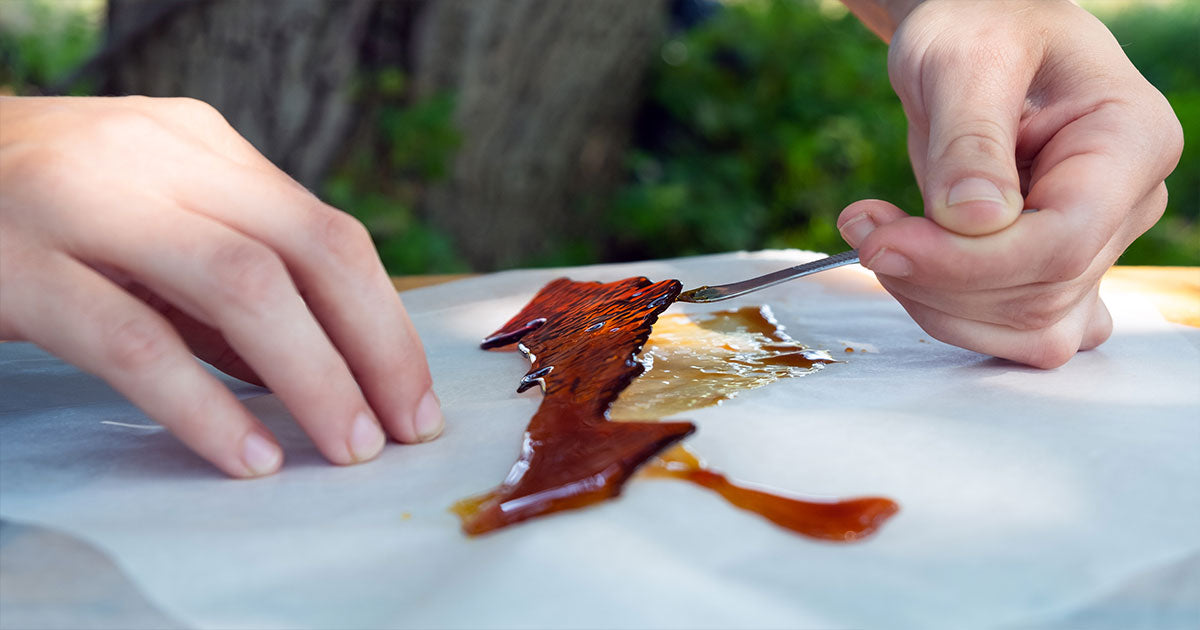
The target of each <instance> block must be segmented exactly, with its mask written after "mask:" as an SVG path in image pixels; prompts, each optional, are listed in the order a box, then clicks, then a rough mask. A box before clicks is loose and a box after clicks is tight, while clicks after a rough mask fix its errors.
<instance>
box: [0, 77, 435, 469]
mask: <svg viewBox="0 0 1200 630" xmlns="http://www.w3.org/2000/svg"><path fill="white" fill-rule="evenodd" d="M0 190H2V191H3V196H2V197H0V235H2V236H0V238H2V239H3V241H2V245H0V295H3V299H0V338H3V339H21V340H28V341H32V342H33V343H36V344H37V345H39V346H41V347H43V348H45V349H46V350H48V351H49V352H52V353H54V354H57V355H59V356H60V357H62V358H63V359H65V360H67V361H69V362H71V363H74V364H75V365H77V366H79V367H80V368H82V369H84V370H87V371H89V372H92V373H94V374H97V375H99V376H100V377H102V378H103V379H104V380H106V381H107V382H108V383H109V384H111V385H112V386H113V387H114V388H115V389H117V390H118V391H120V392H121V393H122V394H124V395H125V396H126V397H128V398H129V400H131V401H132V402H133V403H134V404H136V405H137V406H139V407H140V408H141V409H142V410H144V411H145V412H146V413H147V414H149V415H150V416H151V417H153V418H155V419H156V420H158V421H159V422H161V423H162V424H163V425H164V426H166V427H167V428H168V429H170V430H171V431H172V432H174V434H175V435H176V436H178V437H179V439H181V440H182V441H183V442H184V443H186V444H187V445H188V446H189V447H190V448H191V449H192V450H194V451H196V452H197V453H199V454H200V455H201V456H202V457H204V458H205V459H207V460H208V461H210V462H212V463H213V464H215V465H216V466H217V467H218V468H220V469H221V470H223V471H225V472H226V473H228V474H229V475H233V476H236V477H251V476H257V475H265V474H269V473H271V472H274V471H275V470H277V469H278V468H279V466H280V464H281V463H282V459H283V453H282V450H281V449H280V448H279V446H278V444H277V443H276V442H275V440H274V438H273V437H272V436H271V434H270V432H269V431H268V430H267V429H266V428H265V427H264V426H263V425H262V424H261V423H260V422H259V421H258V420H257V419H256V418H254V416H253V415H251V414H250V412H249V411H248V410H247V409H246V408H245V407H244V406H242V405H241V403H239V402H238V401H237V399H236V398H235V397H234V396H233V395H232V393H230V391H229V390H228V389H227V388H226V387H224V386H223V385H222V384H221V383H220V381H218V380H217V379H216V378H214V377H213V376H212V375H211V374H210V373H209V372H207V371H205V370H204V369H203V367H202V366H201V364H200V363H199V362H198V361H196V360H195V358H194V357H193V355H192V352H195V355H196V356H198V357H200V358H202V359H204V360H205V361H208V362H210V363H211V364H213V365H215V366H216V367H218V368H220V369H222V370H224V371H225V372H227V373H229V374H231V375H234V376H237V377H239V378H243V379H245V380H248V381H251V382H256V383H260V384H265V385H266V386H268V387H270V388H271V389H272V390H273V391H274V392H275V393H276V394H277V395H278V396H279V398H280V399H281V400H282V402H283V403H284V404H285V405H286V406H287V408H288V409H289V410H290V411H291V413H292V415H293V416H295V418H296V420H297V422H299V423H300V425H301V426H302V427H303V428H304V430H305V431H306V432H307V433H308V435H309V436H310V437H311V438H312V440H313V441H314V442H315V443H316V445H317V447H318V448H319V449H320V451H321V452H322V453H323V454H324V455H325V457H327V458H328V459H329V460H330V461H332V462H334V463H338V464H352V463H356V462H361V461H365V460H368V459H371V458H373V457H375V456H376V455H377V454H378V453H379V451H380V450H381V449H382V448H383V445H384V442H385V441H386V438H385V435H384V432H383V431H382V430H381V425H382V427H383V429H386V431H387V433H388V434H390V435H391V436H392V437H394V438H396V439H397V440H399V441H401V442H419V441H422V440H426V439H431V438H433V437H435V436H436V435H437V434H438V433H439V432H440V431H441V427H442V416H441V411H440V407H439V404H438V401H437V398H436V397H435V396H434V394H433V391H432V390H431V389H430V386H431V383H432V381H431V379H430V375H429V368H428V366H427V364H426V361H425V356H424V352H423V350H422V347H421V342H420V340H419V339H418V338H417V335H416V333H415V331H414V330H413V327H412V324H411V322H410V321H409V319H408V316H407V315H406V314H405V312H404V307H403V306H402V305H401V303H400V300H399V298H398V296H397V295H396V292H395V291H394V290H393V288H392V286H391V283H390V282H389V280H388V276H387V274H386V273H385V272H384V270H383V267H382V266H381V264H380V262H379V258H378V256H377V254H376V252H375V249H374V247H373V246H372V243H371V239H370V237H369V236H368V234H367V232H366V230H365V229H364V228H363V226H362V225H361V224H360V223H358V222H357V221H356V220H354V219H353V218H351V217H350V216H349V215H346V214H344V213H342V212H340V211H338V210H336V209H334V208H331V207H329V206H327V205H325V204H323V203H321V202H320V201H319V200H318V199H317V198H316V197H314V196H313V195H312V194H310V193H309V192H308V191H307V190H305V189H304V188H303V187H302V186H300V185H299V184H297V183H296V182H295V181H293V180H292V179H290V178H289V177H288V176H287V175H285V174H284V173H283V172H281V171H279V170H278V169H277V168H275V167H274V166H273V165H272V164H271V163H270V162H268V161H267V160H266V159H265V158H263V157H262V156H261V155H260V154H259V153H258V152H257V151H255V150H254V148H253V147H252V146H251V145H250V144H249V143H248V142H246V141H245V140H244V139H243V138H242V137H241V136H239V135H238V134H237V132H235V131H234V130H233V129H232V128H231V127H230V126H229V125H228V124H227V123H226V122H225V120H224V119H223V118H222V117H221V115H220V114H219V113H217V111H216V110H214V109H213V108H211V107H209V106H208V105H205V104H204V103H201V102H199V101H195V100H191V99H149V98H142V97H129V98H86V99H84V98H4V99H0ZM188 348H190V349H191V351H192V352H189V350H188Z"/></svg>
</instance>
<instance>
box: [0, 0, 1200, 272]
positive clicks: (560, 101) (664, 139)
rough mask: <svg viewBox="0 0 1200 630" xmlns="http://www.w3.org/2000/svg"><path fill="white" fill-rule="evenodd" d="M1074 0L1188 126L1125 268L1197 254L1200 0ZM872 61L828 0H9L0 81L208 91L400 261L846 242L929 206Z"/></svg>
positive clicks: (253, 137)
mask: <svg viewBox="0 0 1200 630" xmlns="http://www.w3.org/2000/svg"><path fill="white" fill-rule="evenodd" d="M1083 4H1084V6H1085V7H1086V8H1088V9H1089V10H1090V11H1092V12H1093V13H1094V14H1096V15H1097V16H1098V17H1099V18H1101V19H1102V20H1103V21H1104V22H1105V24H1107V25H1108V27H1109V29H1110V30H1112V31H1113V33H1114V34H1115V35H1116V38H1117V39H1118V41H1120V42H1121V44H1122V45H1123V46H1124V47H1125V51H1126V53H1127V54H1128V55H1129V57H1130V58H1131V59H1132V60H1133V63H1134V64H1135V65H1136V66H1137V67H1138V68H1139V69H1140V70H1141V71H1142V73H1143V74H1144V75H1145V76H1146V77H1147V78H1148V79H1149V80H1150V81H1151V82H1152V83H1153V84H1154V85H1155V86H1156V87H1158V89H1159V90H1161V91H1162V92H1163V93H1164V94H1166V96H1167V98H1168V99H1169V100H1170V102H1171V104H1172V106H1173V107H1174V108H1175V112H1176V114H1177V115H1178V116H1179V118H1180V120H1181V121H1182V123H1183V127H1184V135H1185V138H1187V141H1188V144H1187V146H1186V147H1185V149H1184V154H1183V159H1182V161H1181V163H1180V165H1179V168H1178V169H1177V170H1176V171H1175V173H1174V174H1173V175H1172V176H1171V178H1170V179H1168V180H1167V184H1168V186H1169V188H1170V191H1171V200H1170V205H1169V206H1168V208H1167V212H1166V215H1165V216H1164V218H1163V219H1162V220H1161V221H1160V222H1159V223H1158V225H1157V226H1155V227H1154V228H1153V229H1152V230H1151V231H1150V232H1149V233H1147V234H1146V235H1145V236H1143V237H1142V238H1141V239H1139V240H1138V241H1137V242H1135V243H1134V244H1133V246H1132V247H1130V249H1129V250H1128V251H1127V252H1126V254H1125V256H1124V257H1122V259H1121V260H1120V263H1122V264H1132V265H1147V264H1149V265H1200V151H1198V149H1197V141H1196V138H1200V43H1198V42H1200V39H1198V37H1197V36H1198V34H1200V2H1195V1H1194V0H1177V1H1170V0H1165V1H1163V0H1160V1H1153V2H1145V1H1143V2H1136V1H1125V0H1093V1H1091V2H1087V1H1085V2H1083ZM885 53H886V47H885V46H884V44H883V43H881V42H880V41H878V40H877V39H876V38H875V37H874V36H873V35H872V34H871V33H870V32H869V31H868V30H867V29H866V28H864V27H863V26H862V25H861V24H859V22H858V21H857V20H856V19H854V17H853V16H851V15H849V14H848V13H847V12H846V10H845V9H844V8H842V5H841V4H840V3H838V2H836V1H835V0H821V1H817V0H811V1H805V0H737V1H734V0H727V1H724V2H720V1H716V0H623V1H612V2H562V1H560V0H338V1H333V0H257V1H250V0H0V93H6V94H20V95H35V94H76V95H84V94H88V95H90V94H147V95H152V96H191V97H195V98H199V99H202V100H205V101H207V102H209V103H211V104H212V105H214V106H215V107H217V108H218V109H219V110H220V111H221V112H222V113H223V114H224V115H225V117H226V118H227V119H228V120H229V121H230V123H231V124H232V125H233V126H234V127H235V128H237V129H238V131H239V132H241V133H242V135H244V136H246V137H247V138H248V139H249V140H250V141H251V142H253V143H254V145H255V146H256V147H258V149H259V150H260V151H261V152H262V153H263V154H264V155H266V156H267V157H268V158H270V159H271V160H272V161H274V162H275V163H276V164H278V165H279V166H280V167H282V168H283V169H285V170H286V171H288V172H289V173H290V174H292V176H293V177H295V178H297V179H298V180H299V181H301V182H302V183H303V184H305V185H306V186H308V187H309V188H310V189H311V190H313V191H314V192H316V193H317V194H319V195H320V196H321V197H322V198H324V199H325V200H326V201H328V202H329V203H331V204H333V205H335V206H337V207H339V208H342V209H343V210H346V211H348V212H350V213H352V214H354V215H356V216H357V217H359V218H360V219H361V220H362V221H363V222H364V223H366V225H367V226H368V227H369V228H370V230H371V232H372V234H373V235H374V238H375V241H376V244H377V245H378V247H379V250H380V254H381V256H382V258H383V260H384V263H385V264H386V266H387V267H388V269H389V271H391V273H393V274H413V273H452V272H465V271H490V270H494V269H502V268H510V267H517V266H545V265H574V264H586V263H595V262H615V261H626V260H639V259H648V258H661V257H671V256H682V255H689V254H699V253H707V252H719V251H729V250H738V249H759V248H767V247H799V248H805V249H813V250H820V251H829V252H832V251H839V250H841V249H844V248H845V244H844V243H843V242H842V240H841V238H840V237H839V236H838V233H837V229H836V227H835V224H834V221H835V219H836V217H837V214H838V212H839V211H840V210H841V209H842V208H843V207H844V206H845V205H846V204H848V203H850V202H852V201H855V200H858V199H862V198H867V197H878V198H883V199H888V200H890V201H893V202H895V203H897V204H898V205H900V206H901V207H903V208H906V209H908V210H909V211H910V212H919V211H920V207H921V205H920V195H919V192H918V190H917V188H916V185H915V182H914V180H913V176H912V172H911V170H910V168H909V165H908V159H907V154H906V150H905V119H904V116H903V112H902V111H901V108H900V104H899V101H898V100H897V98H896V97H895V95H894V94H893V93H892V90H891V87H890V86H889V84H888V81H887V69H886V58H885Z"/></svg>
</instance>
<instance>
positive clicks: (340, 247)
mask: <svg viewBox="0 0 1200 630" xmlns="http://www.w3.org/2000/svg"><path fill="white" fill-rule="evenodd" d="M317 216H318V218H317V220H316V224H317V227H316V241H317V246H318V247H319V248H320V249H321V250H322V251H323V252H325V253H327V254H329V255H330V257H331V258H332V260H333V261H334V262H335V263H336V264H337V265H339V266H341V267H342V268H344V269H346V270H348V271H349V272H351V273H355V274H373V273H375V272H376V271H377V270H379V269H382V267H381V264H380V262H379V254H378V253H377V252H376V251H375V244H374V242H373V241H372V240H371V233H370V232H369V231H368V230H367V227H366V226H365V225H363V223H362V222H361V221H359V220H358V219H356V218H354V217H352V216H350V215H349V214H346V213H345V212H342V211H340V210H334V209H330V208H324V209H322V210H321V211H319V212H318V213H317Z"/></svg>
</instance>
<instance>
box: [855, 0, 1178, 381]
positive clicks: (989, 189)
mask: <svg viewBox="0 0 1200 630" xmlns="http://www.w3.org/2000/svg"><path fill="white" fill-rule="evenodd" d="M904 4H906V3H898V5H904ZM879 15H881V14H879V13H876V14H874V16H875V18H877V19H878V18H879ZM874 27H875V28H876V30H877V31H879V32H882V33H883V34H884V35H885V36H886V34H887V32H888V29H887V28H885V27H880V25H879V23H878V22H876V24H875V25H874ZM888 62H889V71H890V75H891V80H892V85H893V87H894V88H895V90H896V93H897V95H899V97H900V100H901V102H902V103H903V105H904V109H905V112H906V113H907V115H908V120H909V130H908V145H909V157H910V158H911V160H912V164H913V169H914V171H915V173H916V178H917V183H918V184H919V185H920V187H921V192H922V195H923V197H924V204H925V216H924V217H911V216H908V215H907V214H905V213H904V212H903V211H901V210H900V209H899V208H897V207H896V206H893V205H891V204H889V203H887V202H884V201H877V200H868V201H860V202H857V203H854V204H851V205H850V206H848V207H847V208H846V209H845V210H844V211H843V212H842V214H841V216H840V217H839V220H838V227H839V230H840V231H841V233H842V236H843V238H845V239H846V241H847V242H848V243H850V245H851V246H853V247H856V248H858V249H859V251H860V253H861V255H862V260H864V261H865V262H864V263H863V264H864V265H865V266H866V267H867V268H869V269H871V270H872V271H874V272H875V273H876V274H877V276H878V277H879V280H880V282H881V283H882V284H883V286H884V287H885V288H886V289H887V290H888V291H889V292H890V293H891V294H892V295H893V296H895V297H896V299H897V300H899V302H900V303H901V304H902V305H903V306H904V308H905V309H906V310H907V311H908V313H909V314H910V315H911V316H912V317H913V319H915V320H916V321H917V323H918V324H920V325H921V327H922V328H924V329H925V331H926V332H928V333H929V334H930V335H932V336H934V337H936V338H938V339H940V340H942V341H945V342H947V343H951V344H954V345H957V346H961V347H964V348H969V349H972V350H977V351H979V352H983V353H986V354H990V355H994V356H997V357H1002V358H1007V359H1011V360H1014V361H1018V362H1021V363H1027V364H1029V365H1034V366H1037V367H1042V368H1051V367H1056V366H1059V365H1062V364H1063V363H1065V362H1067V361H1068V360H1069V359H1070V358H1071V357H1072V356H1073V355H1074V354H1075V353H1076V352H1077V351H1079V350H1085V349H1088V348H1092V347H1094V346H1097V345H1099V344H1101V343H1103V342H1104V341H1105V340H1106V339H1107V338H1108V336H1109V334H1110V333H1111V330H1112V320H1111V318H1110V317H1109V314H1108V311H1107V309H1106V308H1105V306H1104V304H1103V302H1102V301H1101V300H1100V297H1099V294H1098V286H1099V281H1100V277H1101V275H1102V274H1103V273H1104V271H1105V270H1107V269H1108V268H1109V267H1110V266H1111V265H1112V264H1113V263H1114V262H1115V261H1116V259H1117V257H1118V256H1119V255H1120V254H1121V252H1123V251H1124V250H1125V248H1126V247H1128V245H1129V244H1130V243H1131V242H1132V241H1133V240H1134V239H1135V238H1137V237H1138V236H1139V235H1141V234H1142V233H1143V232H1145V231H1146V230H1147V229H1149V228H1150V226H1152V225H1153V224H1154V223H1155V221H1157V220H1158V218H1159V217H1160V216H1161V215H1162V212H1163V209H1164V208H1165V206H1166V201H1167V190H1166V187H1165V186H1164V184H1163V179H1165V178H1166V176H1167V175H1168V174H1169V173H1170V172H1171V170H1172V169H1174V167H1175V164H1176V162H1177V161H1178V159H1179V155H1180V151H1181V150H1182V146H1183V135H1182V131H1181V129H1180V126H1179V122H1178V120H1176V118H1175V116H1174V113H1173V112H1172V111H1171V108H1170V106H1169V105H1168V104H1167V102H1166V100H1165V99H1164V98H1163V96H1162V95H1161V94H1159V93H1158V91H1157V90H1155V89H1154V88H1153V87H1152V86H1151V85H1150V84H1149V83H1148V82H1147V81H1146V80H1145V79H1144V78H1142V76H1141V75H1140V74H1139V73H1138V72H1137V70H1136V69H1135V68H1134V67H1133V65H1132V64H1131V63H1130V62H1129V60H1128V59H1127V58H1126V57H1125V55H1124V53H1122V51H1121V47H1120V46H1119V45H1118V43H1117V42H1116V40H1114V39H1113V37H1112V35H1111V34H1110V33H1109V32H1108V30H1107V29H1106V28H1105V27H1104V26H1103V24H1101V23H1100V22H1099V21H1098V20H1096V19H1095V18H1094V17H1092V16H1091V15H1089V14H1088V13H1087V12H1086V11H1084V10H1083V9H1081V8H1079V7H1078V6H1076V5H1074V4H1072V3H1070V2H1066V1H1065V0H1024V1H1004V2H1001V1H992V0H982V1H979V0H974V1H970V0H951V1H946V0H929V1H927V2H924V3H922V4H920V5H919V6H917V7H916V8H915V9H913V10H912V12H911V13H909V14H908V16H907V18H905V19H904V21H903V22H901V23H900V27H899V29H898V30H897V31H896V34H895V38H894V39H893V40H892V42H891V49H890V52H889V56H888ZM1024 208H1029V209H1036V210H1038V212H1035V213H1026V214H1021V211H1022V209H1024Z"/></svg>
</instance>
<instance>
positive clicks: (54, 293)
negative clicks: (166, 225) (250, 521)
mask: <svg viewBox="0 0 1200 630" xmlns="http://www.w3.org/2000/svg"><path fill="white" fill-rule="evenodd" d="M15 260H16V258H15V257H6V258H5V263H6V267H7V268H6V269H5V275H6V278H5V282H4V290H5V295H4V301H5V313H4V319H5V320H6V321H7V322H9V323H10V325H11V326H13V327H14V328H15V329H16V330H17V331H18V332H19V333H20V336H21V337H22V338H25V339H28V340H29V341H32V342H34V343H36V344H38V345H39V346H41V347H43V348H45V349H46V350H47V351H49V352H52V353H54V354H56V355H58V356H60V357H62V358H63V359H65V360H67V361H69V362H71V363H73V364H75V365H77V366H79V367H81V368H82V369H85V370H87V371H89V372H92V373H94V374H96V375H98V376H100V377H101V378H103V379H104V380H105V381H107V382H108V383H109V384H110V385H112V386H113V388H114V389H116V390H117V391H119V392H121V393H122V394H123V395H125V396H126V397H127V398H128V399H129V400H130V401H131V402H133V403H134V404H135V405H137V406H138V407H139V408H141V409H142V410H143V411H145V412H146V413H147V414H148V415H149V416H150V417H152V418H155V419H156V420H158V421H159V422H161V423H162V424H163V426H165V427H167V428H168V429H169V430H170V431H171V432H172V433H174V434H175V435H176V436H177V437H178V438H179V439H180V440H181V441H183V443H184V444H186V445H187V446H188V447H189V448H191V449H192V450H193V451H195V452H196V453H198V454H199V455H200V456H201V457H203V458H204V459H206V460H208V461H210V462H212V463H213V464H214V465H216V466H217V467H218V468H220V469H221V470H222V471H224V472H225V473H227V474H229V475H232V476H235V477H254V476H259V475H266V474H270V473H272V472H275V471H276V470H278V468H279V466H280V464H281V463H282V461H283V451H282V450H281V449H280V448H279V446H278V445H277V444H276V443H275V441H274V439H273V438H272V437H271V434H270V433H269V432H268V431H267V430H266V428H264V427H263V426H262V425H261V424H259V422H258V421H257V420H256V419H255V418H254V416H252V415H251V414H250V413H249V412H248V411H247V410H246V409H245V407H243V406H242V405H241V404H240V403H239V402H238V401H237V399H236V398H235V397H234V396H233V394H231V393H230V391H229V390H228V389H227V388H226V387H225V386H223V385H222V384H221V383H220V382H219V381H217V380H216V379H215V378H213V376H212V375H211V374H209V373H208V372H207V371H205V370H204V369H203V368H202V367H201V366H200V364H199V363H198V362H197V361H196V360H195V359H194V358H193V357H192V355H191V354H190V353H189V352H188V351H187V349H186V348H185V347H184V345H183V343H182V341H181V340H180V339H179V336H178V335H177V334H176V333H175V331H174V330H173V329H172V328H171V326H170V325H169V324H168V323H167V322H166V321H165V320H164V319H163V318H162V317H160V316H159V315H158V314H157V313H155V312H154V311H153V310H151V309H150V308H149V307H147V306H146V305H145V304H143V303H142V302H140V301H139V300H137V299H136V298H134V297H132V296H131V295H129V294H128V293H126V292H125V291H123V290H121V289H120V288H118V287H116V286H115V285H113V284H112V283H111V282H110V281H108V280H107V279H106V278H104V277H103V276H101V275H100V274H98V273H97V272H95V271H94V270H92V269H89V268H87V267H86V266H84V265H82V264H80V263H79V262H77V261H75V260H73V259H71V258H69V257H67V256H65V255H62V254H51V255H44V256H40V257H33V258H29V259H27V260H26V262H25V263H24V264H19V263H14V261H15ZM14 266H17V267H18V268H17V269H14V268H13V267H14ZM14 273H16V274H21V275H22V276H23V277H22V278H21V281H20V282H15V281H12V280H13V278H12V274H14Z"/></svg>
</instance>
